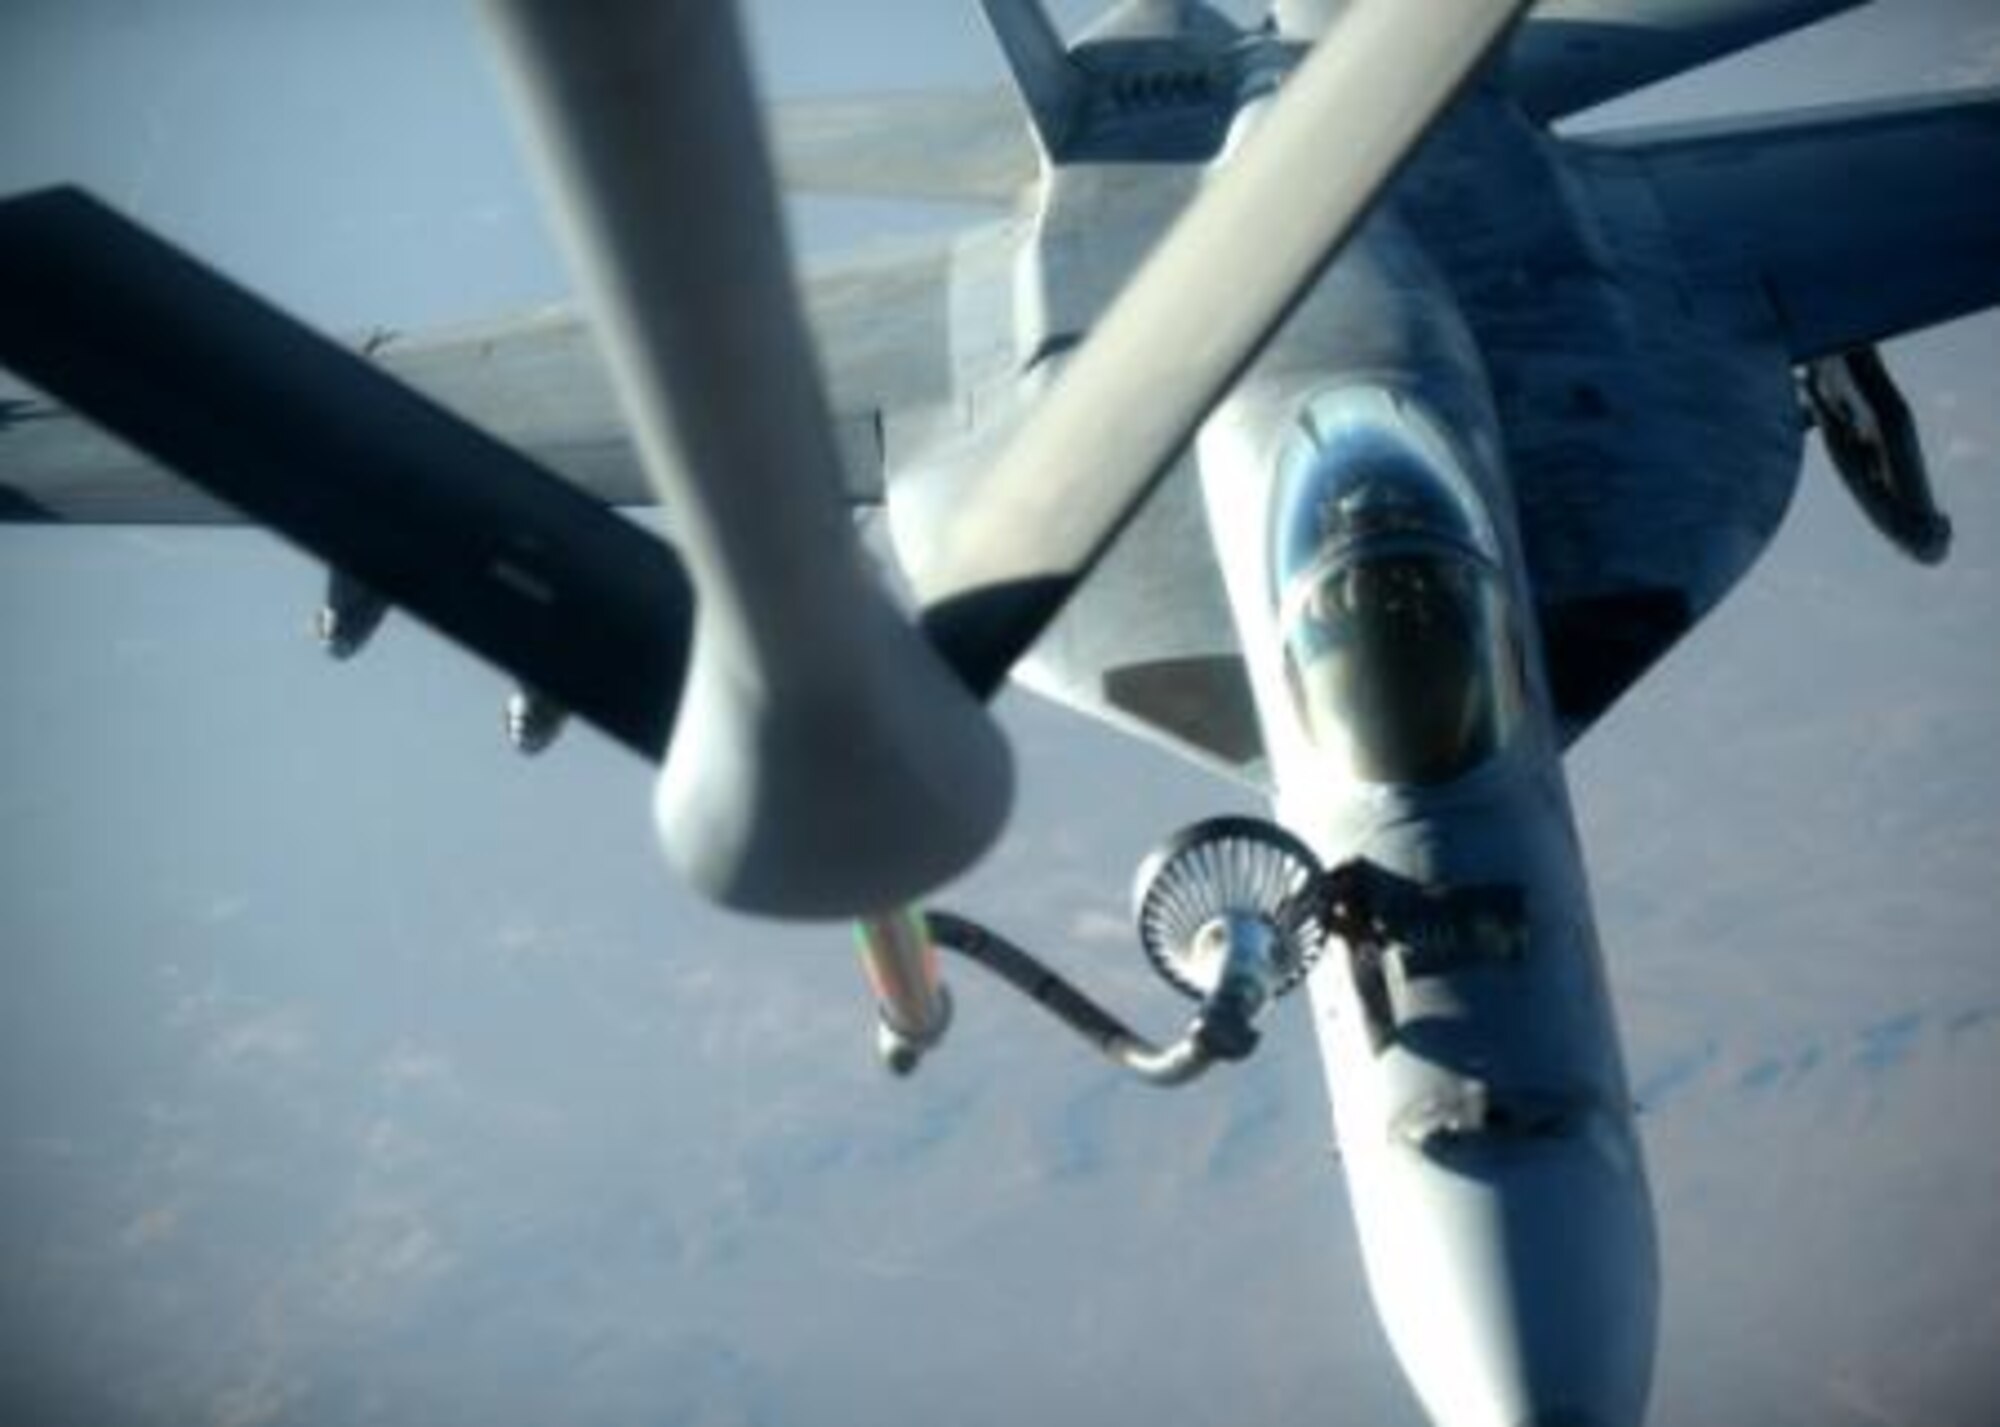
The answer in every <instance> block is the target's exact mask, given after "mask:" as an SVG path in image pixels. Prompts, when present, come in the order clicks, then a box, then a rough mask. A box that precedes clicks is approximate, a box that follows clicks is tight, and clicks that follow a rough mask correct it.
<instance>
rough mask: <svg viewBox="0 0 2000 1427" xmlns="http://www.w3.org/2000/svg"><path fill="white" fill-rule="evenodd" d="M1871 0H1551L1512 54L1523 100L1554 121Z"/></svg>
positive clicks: (1533, 16)
mask: <svg viewBox="0 0 2000 1427" xmlns="http://www.w3.org/2000/svg"><path fill="white" fill-rule="evenodd" d="M1861 3H1863V0H1543V3H1542V4H1540V5H1537V6H1536V7H1535V8H1534V9H1533V10H1532V11H1531V12H1530V13H1529V15H1528V18H1527V21H1526V22H1525V23H1524V24H1522V26H1521V28H1520V30H1519V31H1517V32H1516V34H1515V36H1514V40H1513V43H1512V45H1511V46H1510V48H1509V49H1508V52H1507V83H1508V87H1509V88H1510V89H1512V90H1513V92H1514V96H1515V98H1516V99H1518V100H1519V101H1520V103H1521V107H1522V108H1523V109H1525V110H1526V111H1527V112H1528V113H1529V114H1531V115H1533V116H1534V117H1535V118H1537V119H1540V120H1543V121H1545V122H1546V121H1550V120H1555V119H1560V118H1562V117H1563V116H1564V115H1567V114H1574V113H1576V112H1578V111H1579V110H1583V109H1588V108H1590V107H1591V106H1592V105H1595V104H1603V103H1605V102H1606V101H1608V100H1612V99H1616V98H1618V97H1619V96H1620V95H1622V94H1630V93H1631V92H1632V91H1633V90H1635V89H1642V88H1644V87H1645V86H1646V85H1648V84H1656V83H1658V82H1659V81H1661V80H1663V79H1671V78H1672V77H1673V76H1675V75H1677V74H1683V73H1685V72H1687V71H1688V70H1691V69H1697V68H1699V67H1700V66H1702V65H1704V64H1708V63H1710V62H1712V61H1714V60H1718V59H1722V58H1724V57H1725V56H1728V55H1732V54H1735V53H1736V52H1737V51H1739V50H1746V49H1749V48H1751V47H1752V46H1754V45H1759V44H1762V43H1764V42H1765V41H1766V40H1772V39H1776V38H1777V37H1778V36H1780V35H1785V34H1789V33H1791V32H1792V31H1793V30H1798V29H1803V28H1804V27H1805V26H1807V25H1810V24H1813V23H1815V22H1816V21H1819V20H1823V19H1825V18H1826V17H1827V16H1829V15H1835V14H1838V13H1839V12H1840V11H1842V10H1851V9H1853V8H1854V7H1855V6H1856V5H1859V4H1861Z"/></svg>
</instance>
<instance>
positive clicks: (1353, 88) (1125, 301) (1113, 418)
mask: <svg viewBox="0 0 2000 1427" xmlns="http://www.w3.org/2000/svg"><path fill="white" fill-rule="evenodd" d="M1519 8H1520V7H1519V6H1518V5H1516V4H1512V3H1489V4H1484V5H1479V6H1468V7H1466V10H1465V13H1464V15H1463V16H1462V20H1463V23H1462V24H1461V25H1454V26H1450V27H1440V26H1437V25H1435V24H1433V23H1431V20H1430V17H1428V16H1426V15H1424V14H1422V13H1421V12H1418V11H1415V10H1412V9H1410V8H1409V7H1406V6H1398V5H1391V4H1369V5H1357V6H1355V7H1353V8H1352V9H1350V10H1349V11H1347V12H1345V14H1344V15H1343V17H1342V19H1341V21H1340V28H1339V30H1338V32H1337V33H1336V34H1332V35H1330V36H1329V37H1328V40H1327V41H1326V42H1324V43H1323V44H1322V46H1321V47H1320V48H1319V49H1317V50H1316V51H1315V52H1314V54H1313V56H1312V58H1311V59H1310V60H1308V61H1307V62H1306V64H1304V65H1303V66H1302V67H1301V68H1300V70H1299V71H1298V73H1297V74H1296V75H1295V76H1294V77H1293V79H1292V80H1291V82H1290V83H1289V84H1288V86H1287V89H1286V92H1285V94H1284V96H1283V97H1282V98H1281V99H1279V100H1278V101H1277V102H1275V103H1273V104H1272V105H1271V107H1270V111H1269V113H1268V114H1267V115H1266V116H1265V117H1264V120H1263V122H1262V123H1260V124H1258V125H1257V130H1258V131H1257V132H1256V133H1255V134H1254V135H1253V136H1252V137H1251V140H1250V141H1249V142H1247V143H1245V144H1244V145H1243V147H1242V150H1241V152H1240V153H1238V154H1237V155H1235V157H1234V158H1233V160H1232V161H1231V162H1230V163H1228V164H1227V165H1225V166H1223V167H1221V168H1220V169H1218V170H1217V171H1216V172H1215V174H1214V175H1213V177H1212V178H1211V180H1210V182H1209V183H1208V185H1207V186H1206V187H1205V189H1204V191H1203V194H1202V197H1201V201H1200V202H1199V203H1197V204H1195V205H1194V206H1192V207H1191V208H1190V209H1189V211H1188V212H1187V213H1186V214H1185V215H1184V216H1183V218H1182V219H1181V220H1180V221H1179V222H1178V223H1177V224H1176V226H1175V227H1174V229H1173V230H1172V232H1171V233H1170V234H1169V235H1168V236H1167V238H1166V239H1165V240H1164V241H1163V242H1162V244H1161V246H1160V247H1159V248H1158V249H1156V250H1155V251H1154V253H1153V254H1152V255H1151V256H1150V257H1149V258H1148V260H1147V263H1146V266H1145V268H1144V269H1143V270H1142V272H1141V273H1140V274H1139V275H1138V276H1137V278H1136V279H1135V280H1134V282H1133V285H1132V287H1131V288H1130V289H1128V290H1127V291H1126V293H1125V294H1123V295H1122V296H1121V298H1120V300H1119V301H1118V302H1117V303H1115V304H1114V305H1113V306H1112V308H1111V309H1110V310H1108V311H1107V312H1106V313H1105V315H1104V317H1103V318H1102V320H1101V321H1100V322H1099V323H1098V325H1097V326H1096V328H1095V329H1094V330H1093V333H1092V336H1091V340H1090V341H1089V342H1087V343H1086V344H1085V345H1084V346H1083V347H1082V348H1081V349H1080V351H1079V354H1078V356H1077V358H1076V359H1075V360H1074V361H1073V362H1072V363H1071V364H1070V366H1069V367H1068V369H1067V370H1066V371H1065V373H1064V375H1063V378H1062V380H1061V381H1060V382H1059V383H1058V384H1057V386H1056V387H1055V389H1054V390H1053V391H1052V392H1051V394H1050V397H1049V399H1048V401H1047V402H1046V403H1045V404H1044V405H1043V407H1042V408H1041V409H1040V410H1038V411H1037V413H1036V415H1035V417H1034V418H1033V419H1032V420H1031V421H1030V422H1029V423H1028V425H1027V426H1026V427H1024V428H1023V430H1022V431H1021V433H1020V434H1019V435H1017V436H1016V438H1015V439H1014V441H1013V442H1012V443H1011V444H1010V447H1009V449H1008V451H1007V452H1006V454H1005V455H1004V456H1003V457H1002V458H1001V460H1000V462H999V464H998V465H997V466H996V467H995V468H994V469H993V470H992V472H991V473H990V474H989V475H988V476H986V477H984V478H982V479H981V481H980V482H979V483H978V486H977V488H976V490H974V491H972V492H969V494H968V500H967V501H966V503H965V505H964V506H963V507H962V509H961V512H960V518H959V520H958V522H957V523H956V524H955V526H954V527H953V528H952V529H951V530H947V531H944V532H942V533H941V535H940V539H939V542H938V544H937V545H936V546H935V547H934V549H933V551H932V552H931V553H930V555H929V558H927V559H926V560H925V561H924V562H923V563H921V564H919V565H917V566H916V567H915V568H914V569H913V570H912V572H911V573H912V578H913V581H914V583H915V585H916V587H917V589H918V591H919V594H920V597H921V598H922V599H923V600H924V602H925V604H926V606H927V609H928V611H929V613H930V615H931V616H932V618H931V619H930V621H929V623H930V626H931V628H932V630H933V632H934V634H935V635H936V637H938V638H939V639H940V641H941V642H942V644H943V646H944V650H945V653H946V656H947V658H950V659H951V660H952V661H953V663H954V665H955V667H957V668H959V669H960V670H961V671H962V672H963V673H965V674H966V675H967V677H968V678H969V679H970V680H971V682H972V683H973V685H974V686H975V687H983V686H989V685H990V684H991V683H994V682H997V681H998V679H999V678H1000V677H1003V676H1004V674H1005V671H1006V670H1007V669H1008V668H1010V667H1011V666H1012V664H1013V663H1014V661H1015V659H1016V658H1018V657H1019V656H1020V655H1021V654H1022V653H1024V652H1025V651H1026V649H1027V647H1028V645H1029V644H1031V643H1032V642H1033V640H1034V637H1035V636H1037V635H1038V634H1039V633H1040V632H1041V630H1042V628H1043V627H1044V626H1045V625H1046V622H1047V619H1048V617H1049V616H1050V615H1052V614H1053V613H1054V611H1055V609H1056V608H1059V603H1060V598H1061V596H1062V595H1063V594H1066V593H1067V592H1068V590H1069V588H1070V587H1071V586H1073V585H1074V583H1075V582H1076V581H1077V580H1079V579H1080V578H1081V577H1082V576H1083V575H1084V574H1085V573H1086V572H1087V571H1088V569H1089V567H1090V566H1091V565H1092V564H1093V563H1095V561H1096V559H1097V557H1098V556H1099V555H1100V554H1101V553H1102V551H1103V549H1104V547H1105V546H1106V545H1107V544H1108V543H1109V542H1110V540H1111V538H1112V537H1113V536H1114V535H1115V534H1116V533H1117V531H1118V529H1119V528H1120V527H1121V526H1122V525H1124V524H1125V522H1126V521H1127V520H1128V519H1129V518H1130V516H1131V514H1132V513H1133V511H1134V510H1136V509H1137V507H1138V505H1139V503H1140V502H1141V500H1142V499H1143V498H1144V496H1145V494H1146V493H1147V492H1148V491H1149V490H1150V489H1151V488H1152V486H1153V485H1154V484H1155V483H1156V482H1157V481H1158V479H1159V478H1160V477H1161V476H1162V475H1164V474H1165V472H1166V470H1167V469H1168V468H1169V467H1170V466H1171V464H1172V460H1173V457H1174V454H1175V452H1176V451H1177V450H1178V449H1179V448H1180V447H1181V445H1182V444H1183V443H1184V442H1185V441H1186V440H1187V438H1188V437H1189V436H1190V435H1191V434H1192V432H1193V430H1194V428H1195V426H1196V425H1197V424H1198V423H1199V421H1200V419H1201V416H1202V414H1203V413H1205V412H1206V411H1207V410H1208V408H1209V407H1210V406H1211V405H1212V404H1213V403H1214V401H1215V399H1216V398H1217V397H1218V396H1220V395H1221V393H1222V391H1223V390H1224V389H1225V388H1226V387H1227V386H1228V384H1229V382H1230V381H1231V380H1232V379H1233V378H1234V377H1235V376H1236V374H1237V373H1238V372H1239V371H1240V370H1241V368H1242V366H1243V365H1244V364H1245V363H1246V362H1247V361H1248V360H1249V359H1250V357H1251V356H1252V355H1253V354H1254V353H1255V351H1256V349H1257V348H1258V346H1259V345H1261V343H1262V341H1263V340H1264V338H1265V337H1267V336H1268V335H1269V334H1270V332H1271V330H1272V329H1273V328H1274V327H1275V326H1276V325H1277V324H1278V323H1279V322H1280V321H1282V320H1283V319H1284V316H1285V314H1286V313H1287V311H1288V310H1289V309H1290V307H1291V306H1292V304H1293V303H1295V302H1296V301H1297V299H1298V297H1299V295H1300V294H1301V292H1302V291H1303V289H1304V288H1305V287H1306V286H1307V285H1308V284H1309V283H1310V282H1311V280H1312V278H1313V277H1314V276H1315V275H1316V274H1317V273H1318V272H1319V271H1320V270H1321V269H1322V268H1323V267H1324V265H1325V264H1326V263H1327V262H1328V261H1329V260H1330V258H1331V257H1332V255H1333V252H1334V250H1335V248H1336V247H1337V246H1338V244H1339V243H1340V242H1341V240H1342V239H1344V238H1345V237H1346V236H1347V235H1348V233H1349V232H1350V231H1351V230H1352V228H1353V226H1354V225H1355V224H1356V223H1357V222H1358V221H1359V219H1360V218H1361V216H1362V215H1363V214H1364V213H1365V211H1366V209H1367V205H1368V203H1369V202H1370V200H1372V199H1373V197H1374V196H1375V194H1376V192H1377V191H1378V189H1379V188H1380V187H1381V185H1382V184H1383V183H1384V182H1385V181H1386V179H1387V178H1388V177H1389V175H1390V174H1391V173H1392V172H1393V170H1394V168H1395V166H1396V165H1397V164H1398V163H1399V162H1401V160H1402V159H1403V157H1404V156H1405V155H1406V153H1407V152H1408V151H1409V150H1410V149H1411V148H1412V147H1413V146H1414V145H1415V144H1416V143H1417V141H1418V140H1419V138H1420V137H1421V136H1422V135H1423V133H1424V132H1425V131H1426V130H1427V129H1428V128H1429V127H1430V125H1431V124H1432V123H1433V122H1434V121H1435V120H1436V118H1437V117H1438V115H1439V113H1440V112H1441V111H1442V109H1443V108H1444V107H1445V106H1446V105H1447V104H1448V103H1449V102H1450V100H1451V99H1452V98H1453V97H1454V96H1455V95H1456V94H1457V92H1458V89H1459V87H1460V85H1461V84H1462V83H1463V82H1464V80H1465V78H1466V77H1467V75H1468V74H1469V73H1470V72H1471V70H1472V68H1473V67H1474V66H1475V65H1476V64H1477V63H1478V61H1479V60H1480V59H1481V57H1483V56H1484V54H1485V53H1486V52H1487V50H1488V49H1489V48H1490V47H1491V46H1492V45H1493V44H1494V43H1496V42H1497V41H1498V39H1499V38H1500V37H1501V35H1502V34H1503V33H1504V31H1505V29H1506V27H1507V26H1508V25H1509V24H1510V23H1511V22H1512V21H1513V19H1514V18H1515V15H1516V13H1517V11H1518V10H1519ZM1328 132H1336V133H1342V134H1345V135H1347V136H1348V140H1349V141H1348V142H1347V143H1346V144H1345V145H1344V146H1343V148H1342V149H1341V151H1340V153H1339V160H1338V163H1337V164H1328V163H1326V162H1325V158H1326V155H1325V153H1324V145H1323V144H1322V143H1321V140H1320V136H1321V135H1322V134H1324V133H1328ZM1308 168H1313V169H1316V170H1318V172H1319V173H1320V174H1321V175H1322V179H1321V182H1320V183H1319V184H1315V185H1311V186H1307V187H1304V188H1302V187H1301V186H1300V185H1299V184H1298V183H1297V182H1296V179H1297V175H1298V174H1299V173H1300V172H1302V171H1306V170H1307V169H1308ZM1251 234H1254V235H1255V259H1254V261H1246V260H1245V253H1244V245H1245V240H1246V235H1251ZM1223 270H1228V271H1230V272H1231V273H1232V278H1233V280H1232V281H1231V282H1230V283H1228V284H1226V285H1224V284H1220V283H1217V282H1215V281H1214V275H1215V274H1216V273H1217V272H1219V271H1223ZM982 597H983V598H984V599H985V600H997V601H998V602H999V607H998V608H997V609H995V610H993V611H992V612H991V613H989V612H988V611H987V610H984V609H975V608H971V607H970V606H969V605H968V601H972V602H978V601H980V600H981V599H982ZM953 606H956V607H957V608H956V609H954V608H953Z"/></svg>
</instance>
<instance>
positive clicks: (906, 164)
mask: <svg viewBox="0 0 2000 1427" xmlns="http://www.w3.org/2000/svg"><path fill="white" fill-rule="evenodd" d="M771 139H772V145H773V147H774V148H775V149H776V151H777V160H778V173H779V177H780V178H781V179H782V180H783V181H784V184H785V186H786V187H787V188H789V189H791V190H792V191H793V192H796V193H824V194H840V195H844V196H847V197H853V198H899V199H925V200H931V201H934V202H944V203H972V204H986V205H992V206H997V207H1002V208H1010V207H1012V206H1013V205H1014V204H1016V203H1017V202H1019V201H1020V198H1021V194H1022V192H1023V191H1024V190H1025V189H1026V188H1027V187H1028V185H1029V184H1031V183H1033V182H1034V181H1035V180H1036V179H1037V178H1038V177H1039V176H1040V173H1041V165H1040V159H1039V157H1038V156H1037V154H1036V152H1035V143H1034V140H1033V139H1032V138H1030V137H1029V135H1028V125H1027V122H1026V120H1025V119H1024V118H1023V117H1022V113H1021V103H1020V100H1019V99H1017V98H1016V97H1015V95H1014V93H1013V91H1012V90H1010V89H1003V88H993V89H976V90H941V91H937V92H922V93H913V94H882V95H868V96H860V97H854V98H838V99H816V100H803V101H796V102H792V103H786V104H780V105H778V106H777V107H776V108H775V109H773V110H772V111H771Z"/></svg>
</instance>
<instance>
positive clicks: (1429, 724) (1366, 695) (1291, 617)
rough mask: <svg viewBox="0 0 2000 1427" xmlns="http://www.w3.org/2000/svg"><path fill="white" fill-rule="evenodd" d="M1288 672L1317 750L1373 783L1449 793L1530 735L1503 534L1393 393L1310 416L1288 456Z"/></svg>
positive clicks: (1447, 454)
mask: <svg viewBox="0 0 2000 1427" xmlns="http://www.w3.org/2000/svg"><path fill="white" fill-rule="evenodd" d="M1280 481H1281V490H1280V499H1279V507H1278V509H1279V522H1280V524H1279V528H1278V530H1277V531H1276V532H1275V534H1276V538H1277V549H1276V555H1277V559H1276V562H1275V568H1276V571H1277V574H1278V579H1279V589H1278V591H1277V592H1276V593H1277V596H1278V607H1279V617H1280V620H1281V622H1282V627H1283V633H1284V639H1285V659H1286V675H1287V679H1288V681H1289V683H1290V686H1291V691H1292V695H1293V698H1294V699H1295V700H1296V702H1297V704H1298V713H1299V717H1300V718H1301V720H1302V721H1303V723H1304V725H1305V728H1306V730H1307V732H1308V734H1309V735H1310V736H1311V737H1312V739H1313V741H1314V742H1315V744H1316V745H1317V746H1319V747H1320V748H1322V749H1325V750H1327V751H1328V752H1329V753H1332V754H1335V755H1337V756H1339V757H1340V758H1341V759H1342V760H1343V762H1344V763H1345V765H1346V767H1347V770H1348V771H1349V773H1350V774H1351V775H1352V776H1354V777H1355V778H1358V779H1360V780H1362V781H1366V782H1373V783H1413V784H1434V783H1441V782H1446V781H1449V780H1451V779H1453V778H1456V777H1458V776H1460V775H1462V774H1464V773H1466V772H1469V771H1470V770H1471V769H1472V768H1474V767H1476V766H1477V765H1478V764H1480V763H1482V762H1484V761H1485V760H1486V759H1488V758H1490V757H1491V756H1492V755H1493V754H1494V753H1495V752H1497V751H1498V750H1499V749H1500V748H1501V747H1502V746H1503V745H1504V744H1505V742H1506V741H1507V739H1508V737H1509V736H1510V735H1511V733H1512V732H1513V729H1514V727H1515V726H1516V725H1517V724H1518V722H1519V711H1520V676H1519V655H1518V648H1517V645H1516V642H1515V640H1514V638H1513V635H1512V629H1511V624H1510V621H1509V619H1508V611H1507V601H1506V598H1505V593H1504V584H1503V582H1502V580H1501V578H1500V568H1499V563H1498V555H1499V551H1498V542H1497V540H1496V539H1495V537H1494V534H1493V526H1492V522H1491V521H1490V519H1489V518H1488V517H1487V515H1486V512H1485V510H1484V508H1483V507H1482V505H1481V504H1480V502H1479V498H1478V495H1477V492H1476V491H1475V489H1474V488H1473V486H1472V484H1471V482H1470V481H1469V480H1468V479H1467V478H1466V477H1465V474H1464V472H1463V470H1462V469H1461V468H1460V466H1459V465H1458V462H1457V460H1456V458H1455V457H1454V455H1453V454H1452V452H1451V448H1450V446H1449V445H1448V443H1447V442H1446V441H1445V439H1444V438H1443V436H1442V434H1441V433H1440V432H1439V431H1438V430H1437V428H1436V427H1435V425H1434V424H1432V423H1431V422H1430V421H1429V420H1428V418H1426V417H1425V416H1423V414H1422V413H1421V412H1419V411H1418V410H1417V409H1416V408H1415V407H1414V406H1412V405H1411V404H1410V403H1408V402H1407V401H1406V400H1404V399H1401V398H1399V397H1396V396H1394V395H1392V394H1390V393H1387V392H1382V391H1374V390H1365V389H1352V390H1344V391H1338V392H1334V393H1329V394H1327V395H1325V396H1322V397H1321V398H1319V399H1318V400H1316V401H1315V402H1313V403H1311V404H1309V405H1308V407H1307V408H1306V411H1305V413H1304V415H1303V417H1302V419H1301V421H1300V424H1299V427H1298V429H1297V430H1296V431H1295V433H1294V434H1293V437H1292V440H1291V442H1290V444H1289V446H1288V448H1287V449H1286V451H1285V453H1284V454H1283V456H1282V457H1281V465H1280Z"/></svg>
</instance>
